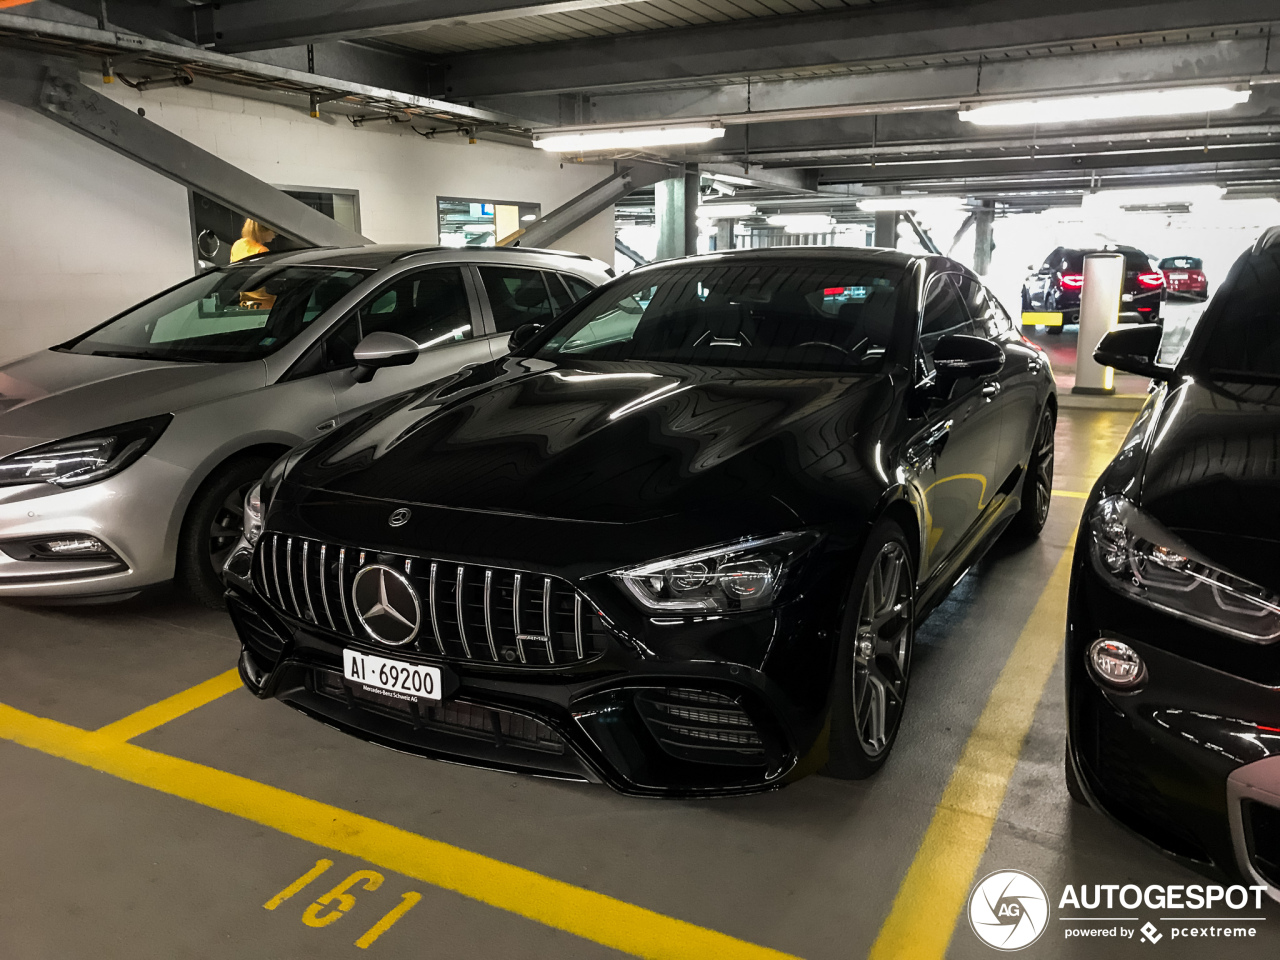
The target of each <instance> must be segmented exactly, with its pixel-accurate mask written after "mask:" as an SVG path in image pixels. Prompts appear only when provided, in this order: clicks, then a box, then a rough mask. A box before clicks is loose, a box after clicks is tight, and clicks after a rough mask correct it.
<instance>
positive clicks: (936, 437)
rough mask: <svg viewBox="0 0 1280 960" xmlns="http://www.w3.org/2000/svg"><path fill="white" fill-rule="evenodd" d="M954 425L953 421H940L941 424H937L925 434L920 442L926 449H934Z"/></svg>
mask: <svg viewBox="0 0 1280 960" xmlns="http://www.w3.org/2000/svg"><path fill="white" fill-rule="evenodd" d="M954 423H955V421H954V420H944V421H942V423H940V424H938V425H937V426H935V427H934V428H933V429H932V430H930V431H929V432H928V433H927V434H925V435H924V438H923V439H922V441H921V442H922V443H923V444H924V446H926V447H936V446H937V445H938V444H940V443H941V442H942V441H943V440H945V439H946V437H947V434H948V433H950V432H951V426H952V424H954Z"/></svg>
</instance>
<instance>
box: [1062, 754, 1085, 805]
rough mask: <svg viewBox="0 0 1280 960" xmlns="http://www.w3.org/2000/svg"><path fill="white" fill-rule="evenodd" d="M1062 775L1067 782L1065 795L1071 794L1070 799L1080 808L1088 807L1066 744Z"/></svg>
mask: <svg viewBox="0 0 1280 960" xmlns="http://www.w3.org/2000/svg"><path fill="white" fill-rule="evenodd" d="M1063 775H1064V777H1065V779H1066V781H1067V793H1069V794H1071V799H1072V800H1074V801H1075V802H1076V803H1078V804H1081V805H1082V806H1086V807H1087V806H1088V805H1089V798H1088V797H1086V796H1085V795H1084V788H1083V787H1082V786H1080V779H1079V777H1077V776H1076V768H1075V764H1073V763H1072V762H1071V744H1070V743H1068V744H1067V752H1066V764H1065V769H1064V771H1063Z"/></svg>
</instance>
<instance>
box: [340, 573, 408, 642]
mask: <svg viewBox="0 0 1280 960" xmlns="http://www.w3.org/2000/svg"><path fill="white" fill-rule="evenodd" d="M351 599H352V601H353V603H354V606H355V609H356V617H357V618H358V619H359V621H360V624H361V626H363V627H364V628H365V630H367V631H368V633H369V636H371V637H373V639H375V640H377V641H378V642H379V643H385V644H387V645H388V646H392V647H402V646H404V645H405V644H406V643H409V642H410V641H411V640H413V638H414V637H416V636H417V635H418V629H419V628H420V627H421V626H422V604H421V602H420V601H419V600H418V591H416V590H414V589H413V584H411V583H410V582H409V578H408V577H406V576H405V575H404V574H403V573H401V572H400V571H399V570H393V569H392V568H391V567H384V566H382V565H381V564H373V565H371V566H368V567H364V568H362V569H361V570H360V572H359V573H357V574H356V578H355V580H354V581H352V583H351Z"/></svg>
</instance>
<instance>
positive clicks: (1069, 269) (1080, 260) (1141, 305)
mask: <svg viewBox="0 0 1280 960" xmlns="http://www.w3.org/2000/svg"><path fill="white" fill-rule="evenodd" d="M1089 253H1122V254H1124V285H1123V287H1122V288H1121V293H1120V314H1121V322H1131V323H1163V322H1164V321H1163V320H1162V319H1161V315H1160V304H1161V302H1162V301H1163V300H1164V298H1165V284H1164V274H1163V273H1161V271H1160V270H1159V269H1158V268H1157V267H1155V266H1154V265H1153V264H1152V262H1151V258H1150V257H1148V256H1147V255H1146V254H1145V253H1143V252H1142V251H1141V250H1139V249H1138V248H1137V247H1124V246H1114V247H1102V248H1098V249H1075V248H1072V247H1058V248H1056V249H1055V250H1054V251H1053V252H1052V253H1050V254H1049V255H1048V256H1047V257H1045V259H1044V263H1042V264H1041V265H1040V266H1039V267H1038V268H1037V267H1035V266H1030V267H1028V268H1027V269H1028V270H1031V271H1034V272H1033V273H1032V274H1031V275H1030V276H1028V277H1027V278H1026V280H1025V281H1023V284H1022V312H1023V313H1061V314H1062V323H1063V324H1064V325H1065V324H1068V323H1079V322H1080V291H1081V290H1083V289H1084V258H1085V255H1086V254H1089ZM1049 331H1050V332H1051V333H1061V332H1062V327H1061V326H1056V325H1050V326H1049Z"/></svg>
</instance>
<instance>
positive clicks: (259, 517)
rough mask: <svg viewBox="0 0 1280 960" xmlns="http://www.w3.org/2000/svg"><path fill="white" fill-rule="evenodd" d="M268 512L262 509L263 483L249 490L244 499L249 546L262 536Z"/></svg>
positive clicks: (256, 484) (245, 530) (246, 537)
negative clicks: (263, 522) (264, 520)
mask: <svg viewBox="0 0 1280 960" xmlns="http://www.w3.org/2000/svg"><path fill="white" fill-rule="evenodd" d="M265 514H266V511H265V510H263V509H262V481H258V482H257V483H255V484H254V485H253V486H252V487H250V488H249V492H248V493H247V494H245V497H244V539H245V542H246V543H248V544H249V546H253V545H254V544H255V543H257V542H258V538H259V537H260V536H262V521H263V517H264V516H265Z"/></svg>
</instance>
